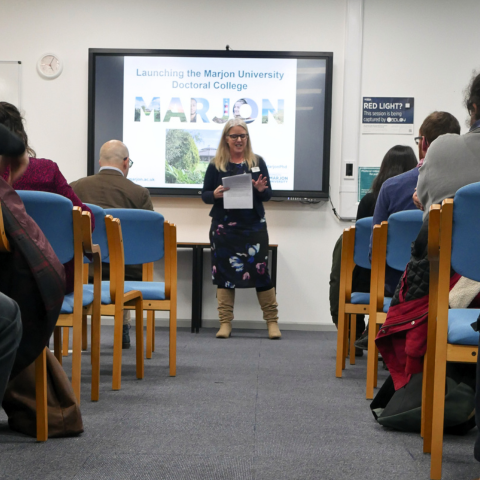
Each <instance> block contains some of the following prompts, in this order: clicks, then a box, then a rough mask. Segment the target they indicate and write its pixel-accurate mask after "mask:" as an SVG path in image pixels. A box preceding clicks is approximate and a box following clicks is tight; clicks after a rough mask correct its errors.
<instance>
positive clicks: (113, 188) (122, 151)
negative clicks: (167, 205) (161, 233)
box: [70, 140, 153, 348]
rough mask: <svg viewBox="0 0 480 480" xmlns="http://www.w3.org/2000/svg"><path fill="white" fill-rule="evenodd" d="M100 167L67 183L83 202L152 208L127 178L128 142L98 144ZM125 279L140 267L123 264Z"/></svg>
mask: <svg viewBox="0 0 480 480" xmlns="http://www.w3.org/2000/svg"><path fill="white" fill-rule="evenodd" d="M99 164H100V170H99V171H98V173H97V174H96V175H91V176H89V177H85V178H81V179H79V180H77V181H75V182H72V183H71V184H70V185H71V187H72V188H73V191H74V192H75V193H76V194H77V196H78V197H79V198H80V199H81V200H82V202H84V203H93V204H94V205H98V206H99V207H102V208H138V209H142V210H153V205H152V199H151V198H150V192H149V191H148V190H147V189H146V188H145V187H142V186H140V185H137V184H136V183H133V182H132V181H130V180H128V178H127V176H128V172H129V170H130V168H131V167H132V165H133V161H132V160H131V158H130V154H129V153H128V148H127V146H126V145H125V144H124V143H123V142H121V141H119V140H110V141H109V142H106V143H104V144H103V145H102V148H100V159H99ZM109 267H110V266H109V264H108V263H107V264H105V263H104V264H103V267H102V272H103V276H104V279H105V280H109V273H110V269H109ZM125 279H126V280H141V279H142V269H141V266H138V265H127V266H126V267H125ZM129 329H130V312H129V311H127V310H125V311H124V317H123V341H122V346H123V348H130V334H129Z"/></svg>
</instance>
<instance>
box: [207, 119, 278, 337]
mask: <svg viewBox="0 0 480 480" xmlns="http://www.w3.org/2000/svg"><path fill="white" fill-rule="evenodd" d="M244 173H249V174H251V175H252V189H253V208H250V209H225V208H224V204H223V195H224V192H225V191H227V190H228V188H225V187H224V186H223V184H222V179H223V178H225V177H230V176H233V175H241V174H244ZM271 196H272V189H271V185H270V178H269V175H268V169H267V165H266V163H265V161H264V160H263V158H262V157H260V156H258V155H255V154H254V153H253V150H252V144H251V141H250V136H249V133H248V127H247V125H246V123H245V122H244V121H243V120H242V119H240V118H234V119H231V120H229V121H228V122H227V123H226V124H225V127H224V129H223V132H222V137H221V139H220V144H219V146H218V149H217V153H216V155H215V157H214V158H213V159H212V162H211V163H210V164H209V166H208V168H207V171H206V173H205V180H204V185H203V190H202V199H203V201H204V202H205V203H207V204H213V207H212V209H211V211H210V216H211V217H212V224H211V227H210V244H211V250H212V279H213V283H214V285H217V300H218V313H219V319H220V330H219V331H218V332H217V335H216V336H217V338H228V337H229V336H230V334H231V331H232V323H231V322H232V320H233V305H234V299H235V289H236V288H255V289H256V291H257V297H258V301H259V303H260V306H261V308H262V310H263V318H264V319H265V321H266V322H267V327H268V335H269V337H270V338H271V339H277V338H280V337H281V333H280V330H279V328H278V324H277V322H278V304H277V300H276V294H275V288H274V287H273V285H272V281H271V279H270V275H269V273H268V268H267V260H268V231H267V223H266V221H265V209H264V207H263V202H266V201H268V200H270V198H271Z"/></svg>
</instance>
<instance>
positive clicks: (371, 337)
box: [366, 315, 378, 400]
mask: <svg viewBox="0 0 480 480" xmlns="http://www.w3.org/2000/svg"><path fill="white" fill-rule="evenodd" d="M376 326H377V325H376V319H375V316H373V315H370V318H369V319H368V354H367V355H368V357H367V394H366V398H367V400H372V399H373V389H374V385H375V368H377V369H378V350H377V349H376V346H375V336H376V330H377V328H376Z"/></svg>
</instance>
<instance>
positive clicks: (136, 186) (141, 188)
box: [118, 177, 150, 195]
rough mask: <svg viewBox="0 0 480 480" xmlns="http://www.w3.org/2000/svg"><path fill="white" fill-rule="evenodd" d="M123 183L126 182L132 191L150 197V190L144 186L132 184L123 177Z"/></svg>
mask: <svg viewBox="0 0 480 480" xmlns="http://www.w3.org/2000/svg"><path fill="white" fill-rule="evenodd" d="M118 178H120V177H118ZM121 181H122V182H124V183H125V184H126V185H128V187H129V188H130V189H132V190H135V191H137V192H142V193H145V192H147V193H148V194H149V195H150V192H149V190H148V188H146V187H143V186H142V185H139V184H138V183H135V182H132V181H131V180H130V179H129V178H126V177H122V179H121Z"/></svg>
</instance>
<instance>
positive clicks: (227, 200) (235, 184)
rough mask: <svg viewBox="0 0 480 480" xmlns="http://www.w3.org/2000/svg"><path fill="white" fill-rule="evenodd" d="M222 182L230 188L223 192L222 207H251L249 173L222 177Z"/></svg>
mask: <svg viewBox="0 0 480 480" xmlns="http://www.w3.org/2000/svg"><path fill="white" fill-rule="evenodd" d="M222 183H223V186H224V187H228V188H229V189H230V190H227V191H226V192H223V207H224V208H228V209H232V208H253V185H252V175H251V174H250V173H246V174H243V175H233V176H231V177H224V178H223V179H222Z"/></svg>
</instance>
